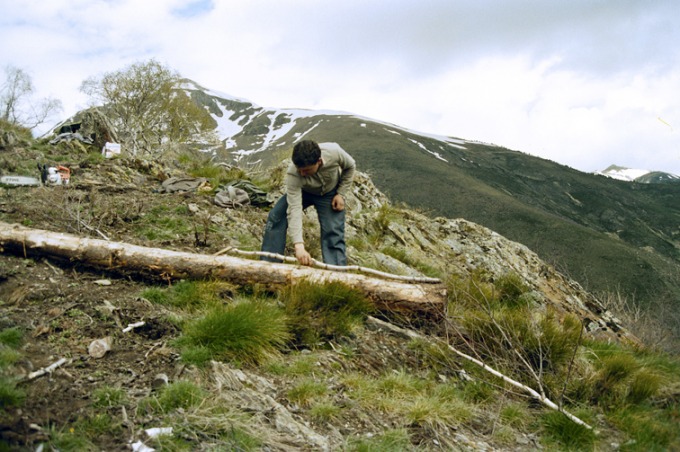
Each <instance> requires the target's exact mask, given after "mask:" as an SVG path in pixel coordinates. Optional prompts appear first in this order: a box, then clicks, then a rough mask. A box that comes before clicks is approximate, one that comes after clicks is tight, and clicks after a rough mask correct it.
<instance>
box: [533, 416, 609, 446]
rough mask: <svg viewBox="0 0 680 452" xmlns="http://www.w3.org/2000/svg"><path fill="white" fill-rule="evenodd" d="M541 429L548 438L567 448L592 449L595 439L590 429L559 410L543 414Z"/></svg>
mask: <svg viewBox="0 0 680 452" xmlns="http://www.w3.org/2000/svg"><path fill="white" fill-rule="evenodd" d="M543 429H544V431H545V433H546V435H547V439H548V440H552V441H555V442H557V443H559V444H560V445H562V446H563V447H564V448H566V449H567V450H574V451H582V450H592V449H593V448H594V446H595V441H596V439H597V436H596V434H595V432H594V431H593V430H592V429H589V428H587V427H584V426H582V425H580V424H577V423H576V422H574V421H572V420H571V419H569V418H568V417H567V416H565V415H564V414H562V413H560V412H559V411H551V412H549V413H547V414H545V415H544V417H543Z"/></svg>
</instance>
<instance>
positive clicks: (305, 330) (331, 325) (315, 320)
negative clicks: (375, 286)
mask: <svg viewBox="0 0 680 452" xmlns="http://www.w3.org/2000/svg"><path fill="white" fill-rule="evenodd" d="M280 298H281V301H282V303H283V304H284V309H285V311H286V314H287V315H288V317H289V319H290V325H291V329H292V332H293V334H294V336H295V339H296V342H297V343H298V344H303V345H306V346H316V345H318V344H319V343H320V342H321V341H325V340H329V339H332V338H337V337H342V336H346V335H348V334H350V333H351V332H352V330H353V329H354V328H356V327H358V326H359V325H360V324H361V323H362V322H363V320H364V319H365V318H366V316H368V315H369V314H370V313H372V312H373V311H374V308H373V305H372V304H371V303H370V302H369V301H368V300H367V299H366V297H365V296H364V295H363V294H362V293H360V292H359V291H358V290H356V289H353V288H351V287H349V286H347V285H345V284H342V283H339V282H331V283H327V284H316V283H312V282H308V281H301V282H299V283H297V284H295V285H292V286H290V287H288V288H286V289H285V290H283V291H281V293H280Z"/></svg>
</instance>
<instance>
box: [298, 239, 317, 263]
mask: <svg viewBox="0 0 680 452" xmlns="http://www.w3.org/2000/svg"><path fill="white" fill-rule="evenodd" d="M295 257H296V259H297V260H298V262H299V263H300V265H312V260H313V259H312V255H311V254H309V253H308V252H307V250H306V249H305V244H304V243H296V244H295Z"/></svg>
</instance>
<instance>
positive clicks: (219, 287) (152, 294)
mask: <svg viewBox="0 0 680 452" xmlns="http://www.w3.org/2000/svg"><path fill="white" fill-rule="evenodd" d="M233 292H234V286H233V285H231V284H229V283H226V282H223V281H189V280H183V281H179V282H177V283H176V284H174V285H172V286H171V287H168V288H159V287H151V288H149V289H146V290H144V291H143V292H142V298H145V299H147V300H149V301H151V302H152V303H157V304H162V305H164V306H170V307H174V308H179V309H185V310H187V311H189V312H194V311H196V310H198V309H201V308H206V307H208V308H210V307H215V306H219V305H221V304H222V303H224V298H225V297H226V296H231V295H232V294H233Z"/></svg>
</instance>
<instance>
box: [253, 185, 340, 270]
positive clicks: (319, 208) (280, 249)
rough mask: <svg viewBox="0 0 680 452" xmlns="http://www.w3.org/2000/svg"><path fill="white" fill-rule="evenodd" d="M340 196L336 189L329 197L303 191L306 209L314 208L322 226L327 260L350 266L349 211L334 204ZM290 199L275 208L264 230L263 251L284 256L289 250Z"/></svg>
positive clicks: (326, 261)
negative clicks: (346, 226) (346, 244)
mask: <svg viewBox="0 0 680 452" xmlns="http://www.w3.org/2000/svg"><path fill="white" fill-rule="evenodd" d="M335 195H336V191H335V190H333V191H332V192H330V193H326V194H325V195H323V196H321V195H313V194H311V193H306V192H304V191H303V192H302V209H306V208H307V207H309V206H314V208H315V209H316V213H317V215H318V217H319V224H320V225H321V255H322V256H323V261H324V262H325V263H326V264H330V265H343V266H344V265H347V255H346V249H345V211H344V210H340V211H337V210H333V207H331V201H332V200H333V197H334V196H335ZM287 210H288V198H287V197H286V196H285V195H284V196H282V197H281V198H280V199H279V200H278V201H277V203H276V204H275V205H274V208H272V210H271V211H269V216H268V217H267V224H266V225H265V227H264V236H263V238H262V251H267V252H269V253H276V254H283V253H284V251H285V249H286V235H287V233H288V216H287V213H286V211H287ZM260 260H265V261H269V262H281V260H279V259H273V258H269V257H264V256H262V257H260Z"/></svg>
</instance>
